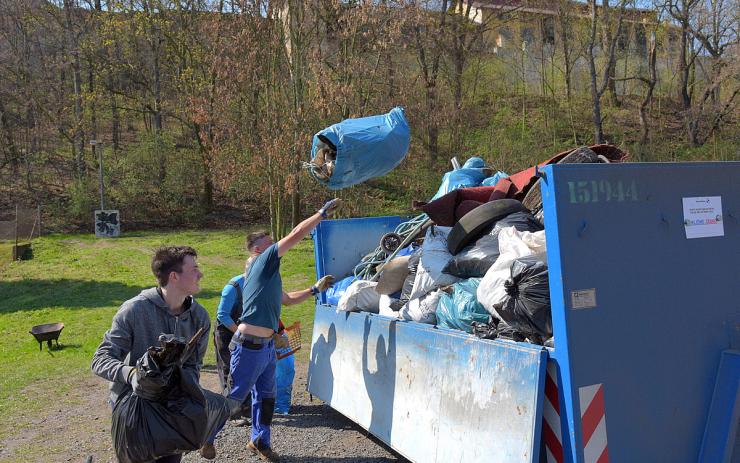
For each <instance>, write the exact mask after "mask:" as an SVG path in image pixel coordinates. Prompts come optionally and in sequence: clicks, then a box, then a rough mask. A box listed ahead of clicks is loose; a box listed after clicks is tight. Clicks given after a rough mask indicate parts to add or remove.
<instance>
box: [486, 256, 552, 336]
mask: <svg viewBox="0 0 740 463" xmlns="http://www.w3.org/2000/svg"><path fill="white" fill-rule="evenodd" d="M504 287H505V288H506V298H505V299H504V301H503V302H502V303H501V305H500V306H496V307H495V310H496V313H498V315H499V316H500V317H501V319H502V320H503V321H504V322H505V323H506V324H508V325H510V326H511V328H512V329H513V330H515V331H517V332H519V333H521V334H522V335H524V336H525V337H526V338H528V339H529V341H530V342H532V343H534V344H542V343H543V341H544V340H545V339H547V338H549V337H551V336H552V313H551V309H550V287H549V283H548V272H547V265H545V264H544V263H543V262H540V261H538V260H537V259H535V258H533V257H531V256H530V257H523V258H521V259H517V260H515V261H514V262H513V263H512V264H511V278H509V279H508V280H507V281H506V282H505V283H504ZM499 336H501V334H499Z"/></svg>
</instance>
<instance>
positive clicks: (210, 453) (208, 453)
mask: <svg viewBox="0 0 740 463" xmlns="http://www.w3.org/2000/svg"><path fill="white" fill-rule="evenodd" d="M198 453H200V456H201V457H203V458H205V459H206V460H213V459H214V458H216V447H214V446H213V444H207V443H206V444H203V447H201V448H200V451H199V452H198Z"/></svg>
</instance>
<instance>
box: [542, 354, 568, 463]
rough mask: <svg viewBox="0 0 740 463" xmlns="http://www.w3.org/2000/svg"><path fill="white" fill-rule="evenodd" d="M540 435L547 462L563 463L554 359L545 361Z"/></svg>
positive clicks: (561, 432)
mask: <svg viewBox="0 0 740 463" xmlns="http://www.w3.org/2000/svg"><path fill="white" fill-rule="evenodd" d="M542 418H543V420H542V437H543V440H544V441H545V453H546V454H547V463H563V460H564V455H563V430H562V424H561V422H560V399H559V398H558V370H557V364H556V363H555V361H554V360H552V359H549V360H548V361H547V375H546V376H545V408H544V410H543V411H542Z"/></svg>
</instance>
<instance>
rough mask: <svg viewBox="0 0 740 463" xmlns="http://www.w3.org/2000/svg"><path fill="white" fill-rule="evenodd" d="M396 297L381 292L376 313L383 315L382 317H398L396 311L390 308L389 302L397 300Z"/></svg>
mask: <svg viewBox="0 0 740 463" xmlns="http://www.w3.org/2000/svg"><path fill="white" fill-rule="evenodd" d="M397 300H398V299H394V298H392V297H390V296H388V295H387V294H383V295H381V296H380V308H379V310H378V315H383V316H384V317H390V318H399V314H398V312H397V311H395V310H393V309H391V303H392V302H394V301H397Z"/></svg>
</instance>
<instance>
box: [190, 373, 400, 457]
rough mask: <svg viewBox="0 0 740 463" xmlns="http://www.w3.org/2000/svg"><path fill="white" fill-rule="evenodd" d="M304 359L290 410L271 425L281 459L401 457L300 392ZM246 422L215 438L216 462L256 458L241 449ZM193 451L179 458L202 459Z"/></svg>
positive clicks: (207, 382)
mask: <svg viewBox="0 0 740 463" xmlns="http://www.w3.org/2000/svg"><path fill="white" fill-rule="evenodd" d="M306 373H307V364H306V363H304V362H297V363H296V379H295V381H294V383H293V406H292V407H291V411H290V415H287V416H282V415H275V419H274V420H273V423H272V424H273V426H272V444H273V449H274V450H275V451H276V452H277V453H278V454H279V455H280V461H281V462H284V463H292V462H302V463H333V462H357V463H384V462H400V463H406V462H407V460H406V459H404V458H403V457H401V456H400V455H398V454H396V453H395V452H394V451H393V450H391V449H390V448H388V447H387V446H386V445H385V444H383V443H382V442H380V441H379V440H377V439H376V438H375V437H373V436H371V435H368V433H367V432H366V431H365V430H364V429H362V428H360V427H359V426H357V425H356V424H355V423H353V422H352V421H350V420H349V419H347V418H345V417H344V416H343V415H341V414H340V413H339V412H337V411H335V410H334V409H332V408H331V407H329V406H328V405H325V404H324V403H323V402H321V401H320V400H318V399H316V398H314V400H313V401H311V400H310V398H309V394H308V392H306ZM214 378H215V374H208V373H206V374H204V375H202V378H201V383H203V384H204V386H206V387H209V388H210V389H215V386H216V385H215V384H210V382H211V381H213V380H214ZM249 431H250V428H249V426H246V427H237V426H233V425H232V424H231V422H230V423H229V424H228V425H227V426H226V427H225V428H224V429H223V431H221V433H220V434H219V436H218V438H217V439H216V450H217V451H218V456H217V457H216V459H215V460H213V461H216V462H240V461H243V462H257V461H262V460H260V459H258V458H257V457H256V456H254V455H252V453H251V452H249V451H248V450H247V449H246V444H247V442H248V441H249V437H248V436H249ZM205 461H208V460H205V459H203V458H201V457H200V456H199V455H198V454H197V452H193V453H190V454H188V455H186V456H185V457H184V458H183V462H189V463H193V462H205Z"/></svg>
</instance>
